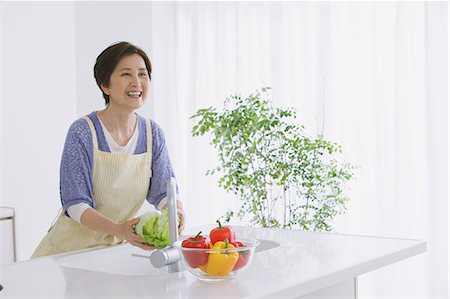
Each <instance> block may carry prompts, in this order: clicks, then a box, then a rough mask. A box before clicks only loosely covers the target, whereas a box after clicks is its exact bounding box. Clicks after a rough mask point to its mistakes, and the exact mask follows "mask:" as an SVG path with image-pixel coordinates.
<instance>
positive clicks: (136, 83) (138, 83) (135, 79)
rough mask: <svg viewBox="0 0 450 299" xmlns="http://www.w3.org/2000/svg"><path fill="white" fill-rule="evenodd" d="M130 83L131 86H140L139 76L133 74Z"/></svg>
mask: <svg viewBox="0 0 450 299" xmlns="http://www.w3.org/2000/svg"><path fill="white" fill-rule="evenodd" d="M131 84H132V85H133V86H141V85H142V82H141V78H139V76H138V75H135V76H133V80H132V82H131Z"/></svg>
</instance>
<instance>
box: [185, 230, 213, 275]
mask: <svg viewBox="0 0 450 299" xmlns="http://www.w3.org/2000/svg"><path fill="white" fill-rule="evenodd" d="M201 233H202V232H199V233H198V234H197V235H196V236H195V237H190V238H187V239H186V240H184V241H183V242H182V243H181V247H185V248H203V249H209V241H208V239H206V238H205V237H203V236H202V235H201ZM182 252H183V256H184V259H185V261H186V262H187V263H188V264H189V266H191V267H192V268H197V267H200V266H203V265H205V264H206V263H208V253H207V252H203V251H196V250H192V251H189V250H183V251H182Z"/></svg>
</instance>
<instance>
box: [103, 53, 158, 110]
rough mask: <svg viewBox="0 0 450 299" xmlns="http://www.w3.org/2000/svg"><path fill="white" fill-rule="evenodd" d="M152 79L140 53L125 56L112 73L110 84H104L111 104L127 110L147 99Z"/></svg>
mask: <svg viewBox="0 0 450 299" xmlns="http://www.w3.org/2000/svg"><path fill="white" fill-rule="evenodd" d="M149 85H150V79H149V75H148V71H147V68H146V66H145V62H144V59H142V57H141V56H140V55H138V54H132V55H128V56H125V57H123V58H122V59H121V60H120V61H119V63H118V64H117V66H116V68H115V69H114V71H113V72H112V74H111V78H110V80H109V86H108V87H106V86H102V89H103V92H104V93H106V94H107V95H109V104H110V105H114V106H117V108H122V109H126V110H135V109H138V108H140V107H141V106H142V105H143V104H144V103H145V100H146V99H147V95H148V89H149Z"/></svg>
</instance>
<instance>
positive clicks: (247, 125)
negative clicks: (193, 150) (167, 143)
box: [191, 87, 354, 231]
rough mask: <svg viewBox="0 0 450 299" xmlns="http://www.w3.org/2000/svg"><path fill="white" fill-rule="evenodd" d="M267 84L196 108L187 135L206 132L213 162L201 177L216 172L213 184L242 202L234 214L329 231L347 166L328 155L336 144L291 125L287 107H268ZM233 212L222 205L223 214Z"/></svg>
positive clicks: (340, 206) (348, 174)
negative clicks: (213, 151)
mask: <svg viewBox="0 0 450 299" xmlns="http://www.w3.org/2000/svg"><path fill="white" fill-rule="evenodd" d="M269 89H270V87H264V88H261V89H260V90H257V91H256V92H255V93H253V94H250V95H249V96H248V97H245V98H242V97H241V96H240V95H238V94H236V95H232V96H229V97H227V98H226V100H225V102H224V107H223V111H222V112H219V111H217V110H216V109H215V108H212V107H210V108H207V109H199V110H198V111H197V112H196V113H195V114H194V115H193V116H192V117H191V118H192V119H194V120H195V125H194V127H193V129H192V135H193V136H202V135H205V134H206V133H209V134H210V137H211V138H212V139H211V144H212V145H213V146H214V148H215V149H216V150H217V151H218V158H219V164H220V165H219V166H217V167H214V168H212V169H209V170H208V171H207V173H206V174H207V175H212V174H215V173H219V174H221V176H220V178H219V181H218V183H219V186H220V187H222V188H224V189H225V190H227V191H230V192H233V193H234V194H236V195H237V196H238V198H239V199H240V200H241V201H242V205H241V207H240V209H239V211H237V216H238V217H239V219H241V220H242V219H244V218H245V219H247V220H248V221H249V222H250V224H253V225H257V226H261V227H280V228H289V229H293V228H300V229H303V230H313V231H331V230H333V226H332V220H333V219H334V217H335V216H336V215H339V214H342V213H344V211H345V204H346V202H347V201H348V198H346V197H345V196H344V193H343V191H344V187H345V184H346V183H347V182H348V181H349V180H350V179H352V178H353V176H354V173H353V170H354V166H352V165H351V164H349V163H340V162H338V161H337V160H336V159H335V158H334V156H335V155H336V154H339V153H341V152H342V149H341V147H340V146H339V145H338V144H336V143H332V142H330V141H327V140H325V139H324V138H323V136H322V135H318V136H317V137H315V138H313V137H309V136H307V135H306V134H305V132H304V127H303V126H301V125H299V124H298V123H296V112H295V110H294V109H292V108H288V109H281V108H274V107H273V106H272V103H271V101H270V99H269V93H268V92H269ZM234 216H236V214H235V211H231V210H228V212H227V213H226V214H225V215H224V217H225V218H226V220H230V218H231V217H234Z"/></svg>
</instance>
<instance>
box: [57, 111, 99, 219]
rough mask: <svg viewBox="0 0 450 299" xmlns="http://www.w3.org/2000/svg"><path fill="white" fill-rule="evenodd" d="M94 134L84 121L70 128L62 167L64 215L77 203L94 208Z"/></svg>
mask: <svg viewBox="0 0 450 299" xmlns="http://www.w3.org/2000/svg"><path fill="white" fill-rule="evenodd" d="M92 167H93V144H92V134H91V131H90V129H89V126H88V124H87V122H86V120H84V119H78V120H76V121H75V122H74V123H73V124H72V125H71V126H70V128H69V131H68V133H67V137H66V141H65V144H64V150H63V154H62V158H61V166H60V196H61V204H62V206H63V210H64V213H65V214H66V215H67V216H69V215H68V213H67V209H68V208H69V207H70V206H72V205H74V204H77V203H86V204H88V205H89V206H91V207H93V208H94V207H95V206H94V200H93V187H92Z"/></svg>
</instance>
